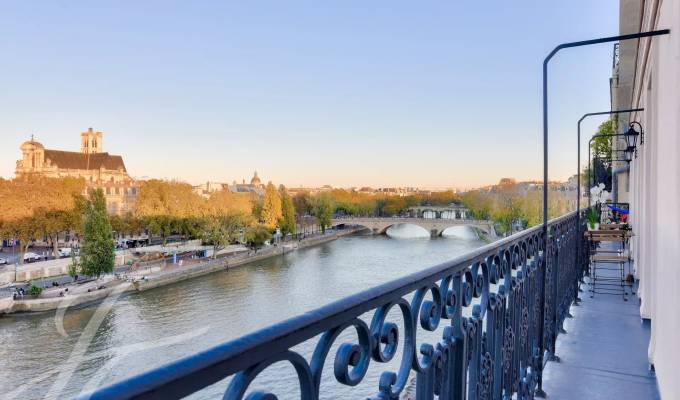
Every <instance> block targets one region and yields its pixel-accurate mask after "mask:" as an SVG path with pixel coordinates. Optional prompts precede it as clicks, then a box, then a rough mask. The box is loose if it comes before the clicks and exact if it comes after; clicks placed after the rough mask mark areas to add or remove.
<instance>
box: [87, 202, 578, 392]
mask: <svg viewBox="0 0 680 400" xmlns="http://www.w3.org/2000/svg"><path fill="white" fill-rule="evenodd" d="M583 220H584V219H583V218H581V219H579V218H578V217H577V215H576V213H571V214H568V215H565V216H563V217H560V218H558V219H555V220H553V221H551V222H550V224H549V230H548V240H547V241H546V240H545V236H544V233H543V230H542V226H538V227H535V228H531V229H528V230H526V231H523V232H520V233H517V234H515V235H513V236H510V237H507V238H505V239H502V240H499V241H497V242H495V243H492V244H489V245H486V246H484V247H482V248H480V249H477V250H475V251H473V252H470V253H468V254H465V255H463V256H460V257H458V258H456V259H454V260H451V261H449V262H446V263H443V264H440V265H437V266H434V267H431V268H427V269H424V270H422V271H419V272H417V273H414V274H411V275H409V276H406V277H403V278H399V279H396V280H394V281H392V282H389V283H386V284H383V285H380V286H378V287H375V288H373V289H370V290H366V291H363V292H361V293H358V294H355V295H353V296H350V297H347V298H344V299H342V300H339V301H336V302H334V303H331V304H328V305H325V306H323V307H321V308H318V309H316V310H314V311H311V312H307V313H305V314H303V315H300V316H298V317H295V318H291V319H288V320H286V321H283V322H280V323H277V324H275V325H272V326H270V327H268V328H265V329H262V330H259V331H257V332H254V333H251V334H248V335H246V336H243V337H241V338H239V339H236V340H233V341H230V342H228V343H225V344H222V345H219V346H217V347H214V348H212V349H209V350H207V351H204V352H201V353H198V354H196V355H193V356H190V357H187V358H184V359H181V360H179V361H176V362H173V363H171V364H168V365H166V366H164V367H161V368H158V369H155V370H152V371H150V372H147V373H144V374H142V375H138V376H135V377H132V378H130V379H127V380H125V381H122V382H119V383H116V384H114V385H112V386H109V387H107V388H104V389H101V390H99V391H97V392H95V393H93V394H91V395H89V396H86V398H93V399H114V398H115V399H121V398H155V399H174V398H181V397H184V396H187V395H189V394H192V393H194V392H197V391H200V390H201V389H204V388H206V387H208V386H210V385H212V384H214V383H216V382H218V381H221V380H223V379H225V378H227V377H230V382H229V384H228V387H227V389H226V392H225V393H224V398H225V399H242V398H247V399H249V400H254V399H275V398H276V397H274V395H273V394H274V393H276V389H277V388H276V387H271V388H268V389H267V391H259V390H252V389H249V386H250V384H251V382H252V381H253V379H255V378H256V377H257V376H258V375H259V374H260V373H261V372H262V371H264V370H267V369H268V368H269V367H270V366H271V365H272V364H275V363H279V362H287V363H289V364H290V365H292V366H293V367H294V369H295V372H296V375H297V382H296V386H299V392H300V397H301V398H302V399H317V398H319V397H320V395H324V394H325V396H323V397H331V398H334V397H335V396H334V395H333V394H332V393H331V394H330V396H328V394H327V393H324V392H323V388H322V387H321V381H322V379H321V377H322V374H323V373H326V374H329V373H331V372H330V371H324V364H325V362H326V361H327V358H328V357H329V356H330V357H334V359H333V368H329V369H333V371H332V374H333V376H334V379H335V380H336V381H337V382H339V383H340V384H343V385H349V386H354V385H357V384H358V383H359V382H361V381H362V380H363V379H364V377H365V375H366V372H367V371H368V369H369V368H371V367H374V368H379V369H383V368H388V367H387V364H385V363H387V362H389V361H390V360H392V359H393V357H395V353H397V351H398V350H401V360H400V361H399V362H400V364H399V366H398V367H396V368H394V370H386V371H384V372H382V375H381V376H380V379H379V383H378V385H377V386H378V387H376V388H375V389H374V390H373V392H372V393H366V395H368V396H371V395H373V396H374V397H373V398H380V399H397V398H399V396H400V395H401V394H402V393H403V392H404V390H405V388H406V387H407V384H408V383H409V376H414V375H415V377H416V378H415V379H416V385H415V390H416V392H417V393H416V396H417V398H418V399H432V398H434V396H435V395H436V396H438V398H439V399H465V398H467V399H509V398H518V399H530V398H533V397H534V394H535V393H536V392H537V391H538V390H540V388H541V383H542V380H541V379H542V371H543V368H544V366H545V363H546V362H547V359H548V358H550V357H552V356H554V351H555V341H556V338H557V335H558V334H559V332H560V331H561V330H562V322H563V321H564V319H565V318H566V317H567V316H568V313H569V307H570V305H571V304H572V302H574V301H577V300H578V290H579V289H578V287H579V282H580V280H581V277H582V274H583V271H584V270H585V268H584V265H585V262H586V259H587V257H586V255H585V252H586V251H587V246H585V245H584V244H583V243H581V242H578V241H581V240H583V238H584V231H585V224H584V223H580V224H579V221H583ZM576 249H579V250H578V251H577V250H576ZM407 299H410V300H407ZM390 310H393V311H394V310H396V311H398V312H399V314H401V315H402V316H403V321H401V322H400V326H399V325H397V324H396V323H395V322H394V320H393V318H391V316H393V314H392V313H390ZM366 313H369V315H372V317H371V320H370V321H369V322H367V321H364V319H362V316H363V315H365V314H366ZM390 319H392V320H390ZM346 330H347V331H351V332H352V333H353V334H355V336H353V337H355V338H356V339H354V340H350V341H348V342H345V341H344V340H345V339H339V336H340V335H341V333H343V332H345V331H346ZM424 331H430V332H436V333H437V337H438V339H436V340H435V341H433V342H431V343H427V342H426V343H422V344H420V346H418V345H417V338H418V337H419V335H418V333H419V332H424ZM439 332H441V335H439ZM345 333H346V332H345ZM430 334H431V335H432V333H430ZM319 335H320V336H319ZM346 336H347V335H343V336H341V337H346ZM421 340H422V339H421ZM309 341H311V344H312V345H313V346H314V352H313V354H312V355H311V357H308V358H305V357H304V356H303V355H301V354H300V353H299V352H296V351H294V349H293V347H295V346H297V345H300V344H301V343H305V342H309ZM336 341H342V342H341V343H335V342H336ZM332 346H334V347H337V351H336V352H335V354H334V355H331V354H329V353H330V350H331V347H332ZM381 365H382V368H381V367H380V366H381ZM274 386H276V385H274ZM247 393H248V395H247V396H246V394H247ZM340 397H342V396H340ZM338 398H339V397H338Z"/></svg>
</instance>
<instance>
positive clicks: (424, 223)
mask: <svg viewBox="0 0 680 400" xmlns="http://www.w3.org/2000/svg"><path fill="white" fill-rule="evenodd" d="M402 224H409V225H416V226H419V227H421V228H423V229H425V230H426V231H428V232H430V235H431V236H432V237H437V236H439V235H441V234H442V232H444V230H446V229H447V228H451V227H453V226H469V227H472V228H475V229H478V230H480V231H481V232H483V233H484V234H485V235H486V236H489V237H495V236H496V230H495V229H494V227H493V222H491V221H483V220H474V219H446V218H418V217H393V218H380V217H350V218H334V219H333V220H332V221H331V226H340V225H360V226H365V227H366V228H367V229H370V230H371V231H372V232H373V233H374V234H376V235H379V234H383V233H385V232H386V231H387V229H388V228H389V227H391V226H394V225H402Z"/></svg>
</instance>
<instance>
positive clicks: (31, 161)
mask: <svg viewBox="0 0 680 400" xmlns="http://www.w3.org/2000/svg"><path fill="white" fill-rule="evenodd" d="M20 149H21V154H22V158H21V160H18V161H17V163H16V170H15V173H16V176H17V177H21V176H25V175H30V174H37V175H41V176H45V177H48V178H64V177H73V178H82V179H84V180H85V182H86V185H87V187H88V189H90V188H100V189H102V190H103V192H104V195H105V197H106V205H107V208H108V210H109V212H110V213H111V214H124V213H126V212H131V211H132V210H133V209H134V203H135V199H136V197H137V185H136V183H135V181H134V179H132V178H131V177H130V176H129V175H128V173H127V169H126V168H125V163H124V162H123V158H122V157H121V156H118V155H112V154H109V153H106V152H104V148H103V134H102V132H95V131H93V129H92V128H89V129H88V130H87V131H86V132H83V133H81V134H80V151H79V152H76V151H63V150H51V149H46V148H45V147H44V146H43V145H42V144H41V143H39V142H37V141H35V140H34V139H33V138H31V140H29V141H27V142H24V143H23V144H22V145H21V147H20Z"/></svg>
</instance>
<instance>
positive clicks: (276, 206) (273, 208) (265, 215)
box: [261, 182, 283, 230]
mask: <svg viewBox="0 0 680 400" xmlns="http://www.w3.org/2000/svg"><path fill="white" fill-rule="evenodd" d="M282 217H283V210H282V208H281V196H279V192H278V191H277V190H276V187H274V184H272V183H271V182H269V183H268V184H267V188H266V189H265V193H264V199H263V203H262V217H261V221H262V223H263V224H264V226H266V227H267V228H269V229H270V230H274V229H275V228H276V226H277V225H278V223H279V221H280V220H281V218H282Z"/></svg>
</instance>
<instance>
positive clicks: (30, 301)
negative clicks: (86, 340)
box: [0, 227, 364, 315]
mask: <svg viewBox="0 0 680 400" xmlns="http://www.w3.org/2000/svg"><path fill="white" fill-rule="evenodd" d="M363 229H364V228H361V227H356V228H345V229H342V230H336V231H333V232H332V233H327V234H325V235H319V236H314V237H308V238H305V239H302V240H299V241H291V242H284V243H281V244H279V245H274V246H268V247H265V248H263V249H259V250H250V251H247V252H242V253H238V254H235V255H233V256H226V257H219V258H216V259H209V260H205V261H204V260H201V261H200V262H197V263H195V264H189V265H181V264H165V265H163V264H158V265H152V266H149V267H148V268H144V269H142V270H140V271H136V272H131V273H126V274H123V275H120V276H118V277H116V278H114V277H108V278H102V279H100V280H98V281H92V282H91V283H89V284H86V285H68V286H64V287H61V288H58V289H48V290H46V291H45V292H44V294H43V295H42V296H40V297H38V298H28V297H27V298H23V299H12V298H11V297H6V298H2V299H0V315H1V314H11V313H32V312H47V311H54V310H56V309H58V308H59V307H64V306H68V307H75V306H83V305H88V304H92V303H97V302H99V301H102V300H103V299H105V298H106V297H108V296H109V295H111V294H112V293H113V292H116V293H119V292H141V291H146V290H151V289H155V288H158V287H163V286H166V285H170V284H173V283H177V282H181V281H184V280H188V279H193V278H196V277H199V276H203V275H207V274H211V273H214V272H218V271H223V270H225V269H231V268H235V267H238V266H242V265H245V264H249V263H252V262H256V261H261V260H264V259H267V258H271V257H276V256H281V255H284V254H287V253H290V252H292V251H296V250H300V249H304V248H308V247H312V246H317V245H320V244H323V243H327V242H330V241H332V240H336V239H338V238H340V237H342V236H347V235H351V234H354V233H356V232H359V231H361V230H363ZM67 288H68V289H69V290H68V291H66V290H65V289H67Z"/></svg>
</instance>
